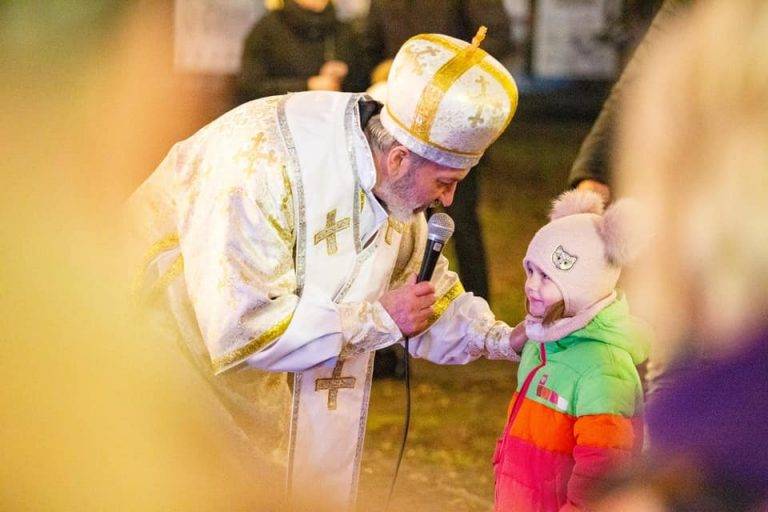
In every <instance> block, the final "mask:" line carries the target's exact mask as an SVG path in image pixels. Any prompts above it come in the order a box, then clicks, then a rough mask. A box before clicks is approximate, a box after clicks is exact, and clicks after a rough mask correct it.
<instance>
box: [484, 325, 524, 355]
mask: <svg viewBox="0 0 768 512" xmlns="http://www.w3.org/2000/svg"><path fill="white" fill-rule="evenodd" d="M511 336H512V328H511V327H510V326H508V325H507V324H505V323H504V322H501V321H497V322H495V323H494V324H493V326H492V327H491V328H490V329H489V330H488V333H487V334H486V335H485V340H484V345H485V347H484V349H485V350H484V355H485V356H486V357H487V358H488V359H506V360H507V361H519V360H520V354H518V353H517V352H515V351H514V349H513V348H512V343H511Z"/></svg>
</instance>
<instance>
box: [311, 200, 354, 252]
mask: <svg viewBox="0 0 768 512" xmlns="http://www.w3.org/2000/svg"><path fill="white" fill-rule="evenodd" d="M349 223H350V220H349V217H344V218H343V219H341V220H340V221H339V222H336V209H335V208H334V209H333V210H331V211H329V212H328V214H327V215H326V216H325V229H321V230H320V231H318V232H317V233H315V245H317V244H319V243H320V242H322V241H323V240H325V241H326V243H327V244H328V245H326V249H327V250H328V255H331V254H336V251H338V250H339V246H338V245H337V244H336V233H338V232H339V231H341V230H343V229H347V228H348V227H349Z"/></svg>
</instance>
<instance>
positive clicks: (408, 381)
mask: <svg viewBox="0 0 768 512" xmlns="http://www.w3.org/2000/svg"><path fill="white" fill-rule="evenodd" d="M410 358H411V356H410V352H409V351H408V337H407V336H406V337H405V358H404V359H403V366H404V367H405V420H404V421H403V441H402V443H401V444H400V453H399V454H398V456H397V464H396V465H395V474H394V476H393V477H392V483H391V484H390V486H389V494H388V495H387V505H386V506H385V507H384V511H385V512H386V511H388V510H389V503H390V501H392V493H393V492H394V491H395V484H396V483H397V476H398V474H399V473H400V464H401V463H402V462H403V455H404V454H405V442H406V441H407V440H408V429H409V427H410V425H411V369H410V365H409V360H410Z"/></svg>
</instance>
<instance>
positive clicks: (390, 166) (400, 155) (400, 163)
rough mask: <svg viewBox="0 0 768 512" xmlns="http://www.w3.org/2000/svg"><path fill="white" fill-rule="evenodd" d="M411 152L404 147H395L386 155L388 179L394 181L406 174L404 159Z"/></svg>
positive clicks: (406, 165)
mask: <svg viewBox="0 0 768 512" xmlns="http://www.w3.org/2000/svg"><path fill="white" fill-rule="evenodd" d="M409 154H411V152H410V151H409V150H408V148H406V147H405V146H399V145H395V146H394V147H393V148H392V149H390V150H389V153H387V157H386V161H387V175H388V177H389V179H391V180H396V179H398V178H401V177H402V176H403V175H405V173H406V172H408V163H407V162H406V159H407V158H408V155H409Z"/></svg>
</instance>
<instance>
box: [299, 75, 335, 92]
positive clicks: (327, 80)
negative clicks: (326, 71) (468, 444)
mask: <svg viewBox="0 0 768 512" xmlns="http://www.w3.org/2000/svg"><path fill="white" fill-rule="evenodd" d="M307 89H308V90H310V91H340V90H341V81H340V80H339V79H337V78H336V77H334V76H331V75H315V76H311V77H309V79H308V80H307Z"/></svg>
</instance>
